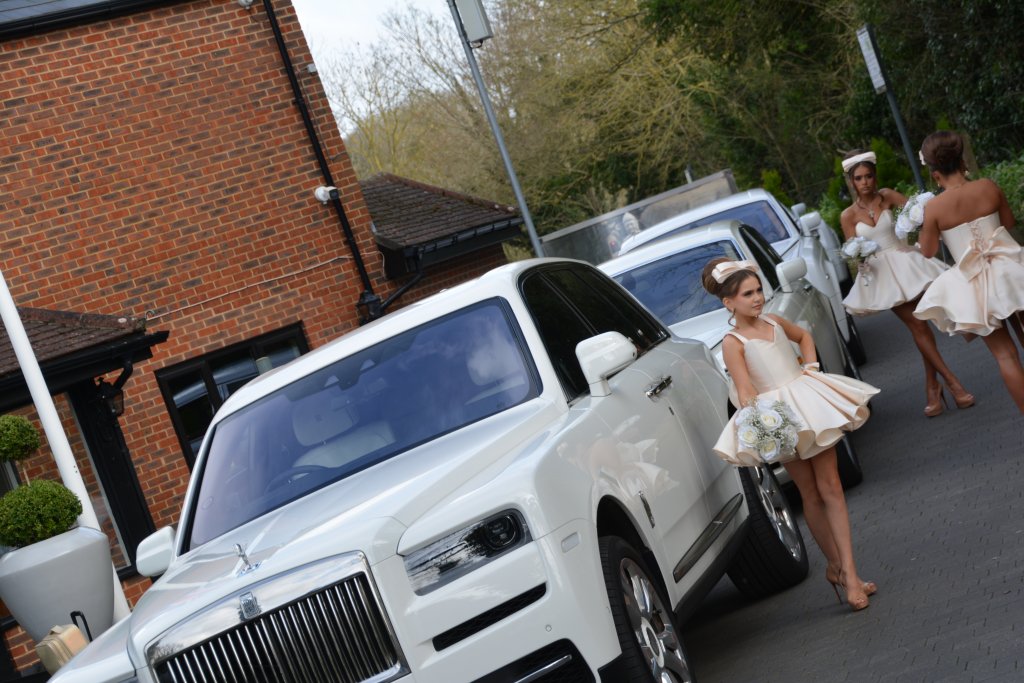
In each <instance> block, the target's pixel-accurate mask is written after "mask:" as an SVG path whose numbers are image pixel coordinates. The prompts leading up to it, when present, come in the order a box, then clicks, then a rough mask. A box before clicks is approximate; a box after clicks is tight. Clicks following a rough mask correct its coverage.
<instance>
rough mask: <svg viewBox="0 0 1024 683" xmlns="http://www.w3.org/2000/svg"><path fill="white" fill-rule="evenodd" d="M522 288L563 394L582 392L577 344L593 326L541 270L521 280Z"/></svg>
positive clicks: (584, 384) (584, 387) (571, 395)
mask: <svg viewBox="0 0 1024 683" xmlns="http://www.w3.org/2000/svg"><path fill="white" fill-rule="evenodd" d="M522 288H523V298H524V300H525V301H526V305H527V306H528V307H529V308H530V314H531V316H532V317H533V322H534V324H535V325H536V326H537V332H538V333H539V334H540V338H541V340H542V341H543V342H544V348H545V349H546V350H547V352H548V357H549V358H550V359H551V364H552V365H553V366H554V368H555V373H556V374H557V375H558V380H559V381H560V382H561V384H562V389H563V390H564V391H565V394H566V397H567V398H569V399H572V398H575V397H576V396H579V395H581V394H583V393H584V392H585V391H586V390H587V380H586V379H585V378H584V377H583V370H582V368H580V363H579V360H578V359H577V358H576V345H577V344H579V343H580V342H581V341H583V340H584V339H587V338H588V337H592V336H594V331H593V329H592V328H591V327H590V326H589V325H587V324H586V323H585V322H584V321H583V319H582V318H581V317H580V316H579V314H578V313H577V312H576V311H575V310H574V309H573V307H572V306H571V305H570V304H569V302H568V301H566V300H565V299H563V298H562V297H561V296H560V295H559V294H558V293H557V292H556V291H555V290H554V289H553V287H552V286H551V283H550V282H549V281H548V280H546V279H545V278H544V276H543V275H542V274H541V273H538V272H535V273H533V274H531V275H529V276H528V277H527V278H526V279H525V280H523V285H522Z"/></svg>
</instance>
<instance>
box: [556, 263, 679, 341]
mask: <svg viewBox="0 0 1024 683" xmlns="http://www.w3.org/2000/svg"><path fill="white" fill-rule="evenodd" d="M548 277H550V278H551V279H552V280H553V281H554V282H555V283H556V284H557V286H558V288H559V290H561V291H562V293H563V294H564V295H565V297H566V298H567V299H568V300H569V301H571V302H572V304H573V306H575V307H576V309H577V310H578V311H579V312H580V314H582V315H583V317H584V318H586V319H587V322H589V323H590V324H591V326H592V327H593V328H594V332H593V334H600V333H602V332H619V333H620V334H622V335H623V336H624V337H626V338H627V339H629V340H630V341H631V342H633V343H634V344H636V346H637V350H638V351H639V352H640V353H643V352H644V351H646V350H647V349H649V348H651V347H652V346H654V345H655V344H657V343H658V342H660V341H662V340H663V339H665V338H666V336H667V334H666V333H665V330H664V328H663V327H662V326H661V325H660V324H659V323H658V322H657V321H656V320H655V319H654V318H652V317H651V316H650V315H648V313H647V311H645V310H643V309H642V308H641V307H639V306H637V305H636V302H635V301H633V300H631V299H630V298H629V297H627V296H625V295H624V294H623V292H622V290H621V289H619V288H618V287H616V286H615V285H614V284H613V283H612V282H610V281H609V280H608V278H607V277H606V276H604V275H602V274H600V273H598V272H596V271H592V270H589V269H583V268H573V269H568V268H566V269H552V270H551V271H548Z"/></svg>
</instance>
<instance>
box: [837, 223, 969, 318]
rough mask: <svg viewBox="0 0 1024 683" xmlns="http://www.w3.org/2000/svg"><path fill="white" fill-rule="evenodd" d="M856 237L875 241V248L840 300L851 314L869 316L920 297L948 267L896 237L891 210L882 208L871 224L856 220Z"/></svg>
mask: <svg viewBox="0 0 1024 683" xmlns="http://www.w3.org/2000/svg"><path fill="white" fill-rule="evenodd" d="M856 230H857V236H858V237H863V238H865V239H869V240H871V241H873V242H875V243H876V244H878V251H876V252H875V253H874V254H872V255H871V256H870V257H868V259H867V260H866V261H865V264H866V266H867V270H868V272H867V273H866V274H865V273H858V274H857V279H856V281H855V282H854V283H853V287H852V288H851V289H850V293H849V294H848V295H847V296H846V298H845V299H843V305H844V306H845V307H846V310H847V311H849V312H850V313H852V314H853V315H871V314H872V313H878V312H879V311H888V310H889V309H891V308H892V307H893V306H899V305H900V304H903V303H906V302H908V301H913V300H914V299H916V298H917V297H919V296H921V293H922V292H923V291H924V290H925V289H927V288H928V285H930V284H931V283H932V281H934V280H935V278H937V277H938V276H939V275H942V273H944V272H946V270H948V268H949V267H948V266H947V265H946V264H944V263H943V262H942V261H939V260H938V259H930V258H927V257H926V256H925V255H924V254H922V253H921V251H920V250H918V249H915V248H914V247H910V246H907V245H906V244H904V243H903V241H902V240H900V238H899V237H897V236H896V225H895V221H893V218H892V212H891V211H889V210H888V209H886V210H885V211H883V212H882V213H881V215H880V216H879V217H878V223H877V224H875V225H874V226H873V227H872V226H870V225H868V224H867V223H860V222H858V223H857V227H856Z"/></svg>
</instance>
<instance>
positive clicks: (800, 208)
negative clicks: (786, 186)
mask: <svg viewBox="0 0 1024 683" xmlns="http://www.w3.org/2000/svg"><path fill="white" fill-rule="evenodd" d="M789 210H790V211H792V212H793V215H794V216H796V217H797V218H799V217H800V216H803V215H804V213H806V212H807V205H806V204H804V203H803V202H800V203H799V204H794V205H793V206H791V207H789Z"/></svg>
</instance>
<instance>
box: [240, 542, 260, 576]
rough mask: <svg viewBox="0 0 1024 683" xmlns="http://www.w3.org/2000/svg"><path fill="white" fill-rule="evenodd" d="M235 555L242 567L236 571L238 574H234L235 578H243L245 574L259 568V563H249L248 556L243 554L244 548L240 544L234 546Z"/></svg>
mask: <svg viewBox="0 0 1024 683" xmlns="http://www.w3.org/2000/svg"><path fill="white" fill-rule="evenodd" d="M235 553H236V554H237V555H238V558H239V559H240V560H242V565H243V566H242V568H241V569H239V570H238V573H237V574H235V576H245V575H246V574H248V573H249V572H251V571H253V570H254V569H256V568H257V567H259V566H260V563H259V562H257V563H256V564H253V563H252V562H250V561H249V556H248V555H246V554H245V548H243V547H242V544H241V543H236V544H235Z"/></svg>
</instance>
